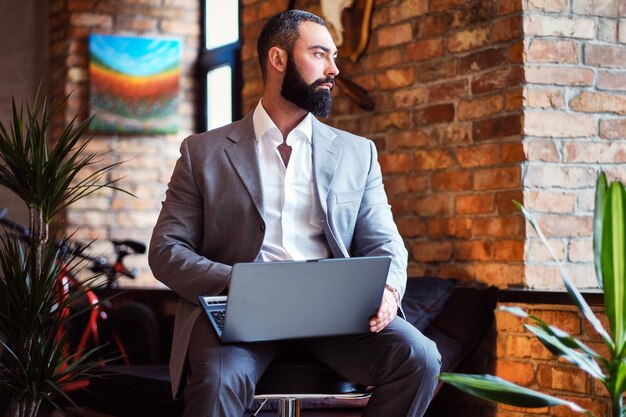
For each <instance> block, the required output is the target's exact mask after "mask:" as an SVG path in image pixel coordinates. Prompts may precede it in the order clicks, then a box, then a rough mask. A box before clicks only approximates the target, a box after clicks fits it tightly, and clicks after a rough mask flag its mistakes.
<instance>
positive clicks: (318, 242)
mask: <svg viewBox="0 0 626 417" xmlns="http://www.w3.org/2000/svg"><path fill="white" fill-rule="evenodd" d="M252 122H253V124H254V134H255V136H256V140H257V152H258V156H259V167H260V171H261V184H262V187H263V208H264V210H265V239H264V241H263V246H262V248H261V252H260V253H259V255H258V257H257V261H281V260H305V259H321V258H328V257H329V256H330V251H329V249H328V245H327V243H326V240H325V237H324V232H323V230H322V223H321V220H322V211H321V208H320V204H319V201H318V196H317V192H316V190H315V184H314V181H313V158H312V147H311V136H312V130H313V126H312V123H311V114H310V113H309V114H307V116H306V117H305V118H304V120H302V122H300V124H299V125H298V126H296V127H295V128H294V129H293V130H292V131H291V132H290V133H289V135H288V136H287V145H289V146H291V147H292V151H291V157H290V159H289V164H288V166H287V168H285V165H284V164H283V161H282V159H281V157H280V154H279V153H278V149H276V147H277V146H278V145H280V144H281V143H282V142H283V137H282V134H281V133H280V130H279V129H278V127H276V124H275V123H274V122H273V121H272V119H271V118H270V117H269V115H268V114H267V112H266V111H265V109H264V108H263V105H262V101H259V104H258V105H257V107H256V109H255V110H254V114H253V116H252Z"/></svg>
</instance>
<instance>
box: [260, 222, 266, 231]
mask: <svg viewBox="0 0 626 417" xmlns="http://www.w3.org/2000/svg"><path fill="white" fill-rule="evenodd" d="M261 230H263V231H265V224H263V223H261Z"/></svg>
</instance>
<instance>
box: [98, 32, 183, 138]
mask: <svg viewBox="0 0 626 417" xmlns="http://www.w3.org/2000/svg"><path fill="white" fill-rule="evenodd" d="M89 57H90V62H89V74H90V77H91V85H90V94H91V97H90V102H91V107H90V109H91V114H94V115H95V119H94V121H93V122H92V124H91V130H92V131H93V132H103V133H120V134H169V133H176V132H177V131H178V129H179V124H180V121H179V118H178V104H179V97H178V96H179V94H178V93H179V80H180V57H181V42H180V40H179V39H171V38H147V37H132V36H116V35H96V34H92V35H91V36H90V37H89Z"/></svg>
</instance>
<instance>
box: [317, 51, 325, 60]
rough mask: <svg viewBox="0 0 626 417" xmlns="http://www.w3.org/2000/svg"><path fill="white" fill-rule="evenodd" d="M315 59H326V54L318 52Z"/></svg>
mask: <svg viewBox="0 0 626 417" xmlns="http://www.w3.org/2000/svg"><path fill="white" fill-rule="evenodd" d="M315 57H316V58H320V59H322V58H324V52H316V53H315Z"/></svg>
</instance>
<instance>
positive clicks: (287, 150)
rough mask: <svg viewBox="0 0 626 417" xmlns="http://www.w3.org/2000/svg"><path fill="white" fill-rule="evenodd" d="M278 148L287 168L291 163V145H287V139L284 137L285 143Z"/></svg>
mask: <svg viewBox="0 0 626 417" xmlns="http://www.w3.org/2000/svg"><path fill="white" fill-rule="evenodd" d="M276 149H278V153H279V154H280V157H281V158H282V160H283V164H285V168H287V165H288V164H289V157H290V156H291V146H289V145H287V139H283V143H281V144H280V145H278V146H277V147H276Z"/></svg>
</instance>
